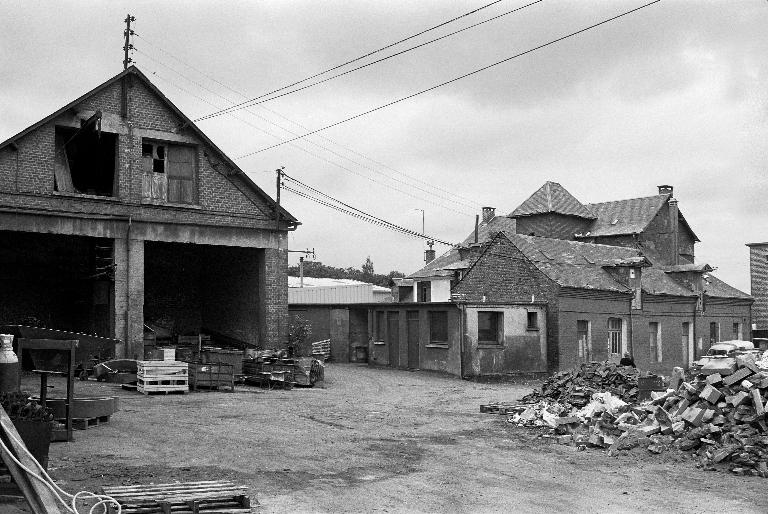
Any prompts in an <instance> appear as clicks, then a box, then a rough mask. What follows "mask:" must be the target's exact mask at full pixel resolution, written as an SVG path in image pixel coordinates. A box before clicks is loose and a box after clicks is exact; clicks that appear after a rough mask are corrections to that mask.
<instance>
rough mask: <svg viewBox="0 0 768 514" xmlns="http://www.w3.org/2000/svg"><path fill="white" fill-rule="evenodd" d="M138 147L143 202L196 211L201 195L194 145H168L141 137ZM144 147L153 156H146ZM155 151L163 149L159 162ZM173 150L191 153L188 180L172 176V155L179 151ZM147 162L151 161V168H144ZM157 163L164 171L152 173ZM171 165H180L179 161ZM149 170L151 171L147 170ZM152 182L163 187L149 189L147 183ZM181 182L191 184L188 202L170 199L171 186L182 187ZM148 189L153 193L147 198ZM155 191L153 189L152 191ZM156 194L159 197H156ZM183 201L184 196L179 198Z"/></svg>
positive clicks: (171, 142) (165, 142)
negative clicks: (193, 208) (192, 208)
mask: <svg viewBox="0 0 768 514" xmlns="http://www.w3.org/2000/svg"><path fill="white" fill-rule="evenodd" d="M139 144H140V147H141V174H142V176H143V177H145V180H144V182H146V184H144V183H143V185H142V200H143V202H145V203H152V204H161V205H173V206H179V207H198V208H199V205H200V191H199V183H200V163H199V162H198V146H197V145H194V144H188V143H182V142H178V141H168V140H164V139H157V138H154V137H141V140H140V143H139ZM145 146H151V147H152V155H149V153H148V152H145ZM158 148H162V149H163V151H162V154H163V156H162V159H160V158H159V157H156V156H158V155H159V154H158ZM174 148H176V149H178V148H186V149H189V150H190V151H191V156H192V162H191V170H192V171H191V177H189V178H180V177H179V176H178V175H174V176H171V175H172V174H171V169H170V167H171V161H172V159H171V155H172V154H173V155H177V154H180V152H179V151H178V150H174ZM147 158H150V159H152V164H151V165H149V166H148V165H147V164H145V160H146V159H147ZM156 161H162V163H163V170H162V171H155V162H156ZM173 162H174V163H177V162H180V161H176V160H174V161H173ZM150 168H151V169H150ZM152 181H155V182H157V181H160V182H162V184H155V185H151V184H150V183H151V182H152ZM183 182H189V183H190V186H189V188H190V195H189V196H190V198H189V201H188V202H186V201H182V200H181V199H173V200H171V199H170V197H171V189H172V185H173V184H178V183H183ZM147 187H151V188H152V191H150V193H149V194H147V191H146V188H147ZM155 188H156V189H155ZM180 190H181V189H180ZM158 192H159V194H158ZM182 197H183V194H182Z"/></svg>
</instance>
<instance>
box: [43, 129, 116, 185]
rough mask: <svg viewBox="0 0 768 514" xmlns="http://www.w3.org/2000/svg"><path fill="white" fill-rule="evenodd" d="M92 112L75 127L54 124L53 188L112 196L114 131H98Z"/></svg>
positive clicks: (114, 160)
mask: <svg viewBox="0 0 768 514" xmlns="http://www.w3.org/2000/svg"><path fill="white" fill-rule="evenodd" d="M100 122H101V118H100V117H99V118H96V115H94V116H93V117H91V118H90V119H89V120H87V121H83V122H82V123H83V126H82V127H80V128H79V129H77V128H73V127H56V128H55V147H56V149H55V155H54V190H55V191H59V192H62V193H79V194H87V195H96V196H114V195H115V190H114V188H115V184H116V183H117V180H116V179H115V175H116V174H117V166H116V162H117V158H116V156H117V134H110V133H107V132H102V131H101V123H100Z"/></svg>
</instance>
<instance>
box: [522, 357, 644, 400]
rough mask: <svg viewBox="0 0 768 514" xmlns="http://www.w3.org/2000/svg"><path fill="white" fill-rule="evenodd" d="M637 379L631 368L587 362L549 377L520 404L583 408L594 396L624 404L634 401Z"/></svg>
mask: <svg viewBox="0 0 768 514" xmlns="http://www.w3.org/2000/svg"><path fill="white" fill-rule="evenodd" d="M637 376H638V372H637V370H636V369H635V368H630V367H627V366H619V365H618V364H615V363H612V362H589V363H585V364H582V365H581V366H580V367H579V368H575V369H572V370H568V371H561V372H560V373H557V374H556V375H553V376H551V377H550V378H548V379H547V381H546V382H544V384H543V385H542V386H541V391H534V392H532V393H531V394H529V395H527V396H525V397H523V399H522V400H521V402H523V403H536V402H538V401H541V400H556V401H557V402H559V403H561V404H565V405H570V406H573V407H584V406H585V405H587V404H588V403H589V402H590V400H591V399H592V395H593V394H595V393H602V392H609V393H611V394H613V395H614V396H617V397H618V398H621V399H622V400H624V401H626V402H634V401H636V400H637Z"/></svg>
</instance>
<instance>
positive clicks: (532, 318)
mask: <svg viewBox="0 0 768 514" xmlns="http://www.w3.org/2000/svg"><path fill="white" fill-rule="evenodd" d="M527 328H528V330H538V329H539V313H538V312H531V311H529V312H528V327H527Z"/></svg>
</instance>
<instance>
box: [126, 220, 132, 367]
mask: <svg viewBox="0 0 768 514" xmlns="http://www.w3.org/2000/svg"><path fill="white" fill-rule="evenodd" d="M132 221H133V220H132V219H131V217H130V216H128V230H127V231H126V235H125V357H126V358H129V354H128V349H129V346H130V344H129V342H128V338H129V335H130V323H131V322H130V319H131V318H130V310H131V222H132Z"/></svg>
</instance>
